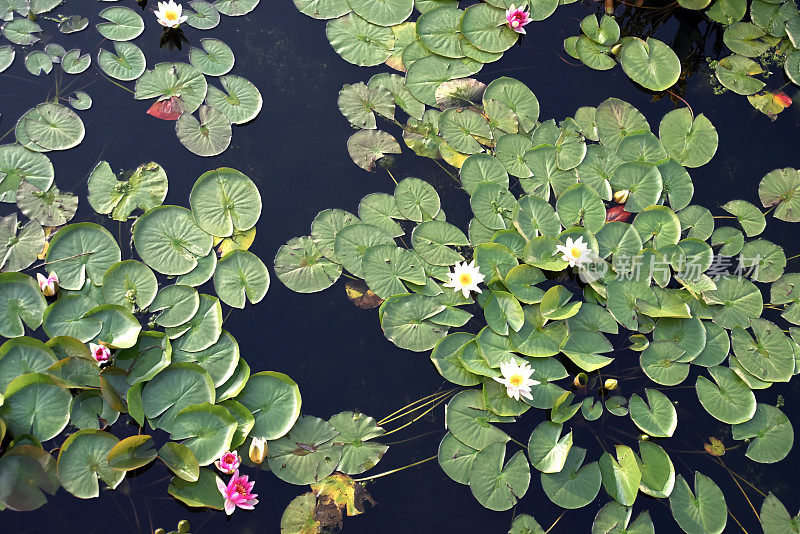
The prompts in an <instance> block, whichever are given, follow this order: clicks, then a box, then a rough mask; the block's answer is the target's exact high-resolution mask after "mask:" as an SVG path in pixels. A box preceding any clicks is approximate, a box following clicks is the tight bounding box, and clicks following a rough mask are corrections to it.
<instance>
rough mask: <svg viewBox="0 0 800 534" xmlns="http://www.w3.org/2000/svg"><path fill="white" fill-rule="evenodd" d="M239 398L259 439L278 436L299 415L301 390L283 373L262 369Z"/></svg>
mask: <svg viewBox="0 0 800 534" xmlns="http://www.w3.org/2000/svg"><path fill="white" fill-rule="evenodd" d="M236 400H237V401H239V402H240V403H242V404H243V405H244V406H245V407H246V408H247V409H248V410H250V411H251V412H252V413H253V416H254V417H255V419H256V424H255V426H254V427H253V429H252V430H251V431H250V435H251V436H253V437H256V438H265V439H268V440H273V439H278V438H280V437H282V436H284V435H285V434H286V433H287V432H288V431H289V430H290V429H291V428H292V425H294V424H295V421H297V418H298V417H299V416H300V405H301V397H300V389H299V388H298V387H297V383H295V381H294V380H292V379H291V378H289V377H288V376H286V375H285V374H283V373H277V372H274V371H263V372H261V373H256V374H254V375H251V376H250V379H249V380H248V381H247V385H245V387H244V389H243V390H242V392H241V393H240V394H239V396H238V397H237V398H236ZM337 461H338V460H337ZM329 474H330V473H329ZM326 476H327V475H326Z"/></svg>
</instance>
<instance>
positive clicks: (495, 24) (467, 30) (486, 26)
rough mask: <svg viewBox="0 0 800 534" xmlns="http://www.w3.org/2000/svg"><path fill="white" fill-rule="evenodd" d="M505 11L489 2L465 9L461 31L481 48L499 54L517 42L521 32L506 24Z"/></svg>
mask: <svg viewBox="0 0 800 534" xmlns="http://www.w3.org/2000/svg"><path fill="white" fill-rule="evenodd" d="M505 19H506V17H505V11H504V10H503V9H498V8H496V7H493V6H491V5H489V4H484V3H480V4H475V5H474V6H470V7H469V8H468V9H467V10H466V11H464V18H463V20H462V21H461V32H462V33H463V35H464V37H465V38H466V39H467V40H468V41H469V42H470V43H472V44H473V45H474V46H475V47H476V48H478V49H479V50H483V51H484V52H489V53H492V54H498V53H501V52H505V51H506V50H508V49H509V48H511V47H512V46H513V45H514V43H516V42H517V39H518V38H519V34H518V33H517V32H515V31H514V30H512V29H511V28H509V27H508V24H506V20H505Z"/></svg>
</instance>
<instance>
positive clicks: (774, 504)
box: [761, 493, 797, 534]
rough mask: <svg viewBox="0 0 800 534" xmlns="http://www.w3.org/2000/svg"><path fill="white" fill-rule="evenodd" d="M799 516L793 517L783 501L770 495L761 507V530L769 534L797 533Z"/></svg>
mask: <svg viewBox="0 0 800 534" xmlns="http://www.w3.org/2000/svg"><path fill="white" fill-rule="evenodd" d="M796 524H797V516H795V517H792V516H790V515H789V512H787V511H786V507H785V506H783V504H782V503H781V501H779V500H778V498H777V497H775V495H773V494H772V493H770V494H769V495H767V497H766V499H764V502H763V504H762V505H761V528H763V529H764V532H765V533H767V534H772V533H773V532H774V533H776V534H777V533H778V532H787V533H789V532H796V528H795V525H796Z"/></svg>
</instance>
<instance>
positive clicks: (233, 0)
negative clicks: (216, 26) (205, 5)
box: [212, 0, 260, 17]
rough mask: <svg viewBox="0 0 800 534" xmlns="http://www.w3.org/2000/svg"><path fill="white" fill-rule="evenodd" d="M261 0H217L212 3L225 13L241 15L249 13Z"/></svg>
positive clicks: (230, 15) (231, 15)
mask: <svg viewBox="0 0 800 534" xmlns="http://www.w3.org/2000/svg"><path fill="white" fill-rule="evenodd" d="M259 1H260V0H217V1H216V2H214V3H213V4H212V5H213V6H214V7H215V8H217V10H218V11H219V12H220V13H222V14H223V15H227V16H229V17H239V16H242V15H247V14H248V13H250V12H251V11H253V10H254V9H255V8H256V6H258V3H259Z"/></svg>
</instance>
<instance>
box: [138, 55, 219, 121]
mask: <svg viewBox="0 0 800 534" xmlns="http://www.w3.org/2000/svg"><path fill="white" fill-rule="evenodd" d="M207 89H208V84H207V82H206V78H205V76H203V73H202V72H200V71H199V70H198V69H197V68H196V67H194V66H192V65H189V64H187V63H159V64H157V65H156V66H155V67H153V69H152V70H148V71H145V72H144V74H142V76H141V77H140V78H139V79H138V80H136V94H135V95H134V98H135V99H136V100H148V99H150V98H158V99H159V100H163V99H167V98H170V97H173V96H179V97H181V100H182V101H183V104H184V105H185V111H186V113H194V112H195V111H197V108H199V107H200V104H202V103H203V100H204V99H205V97H206V91H207Z"/></svg>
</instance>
